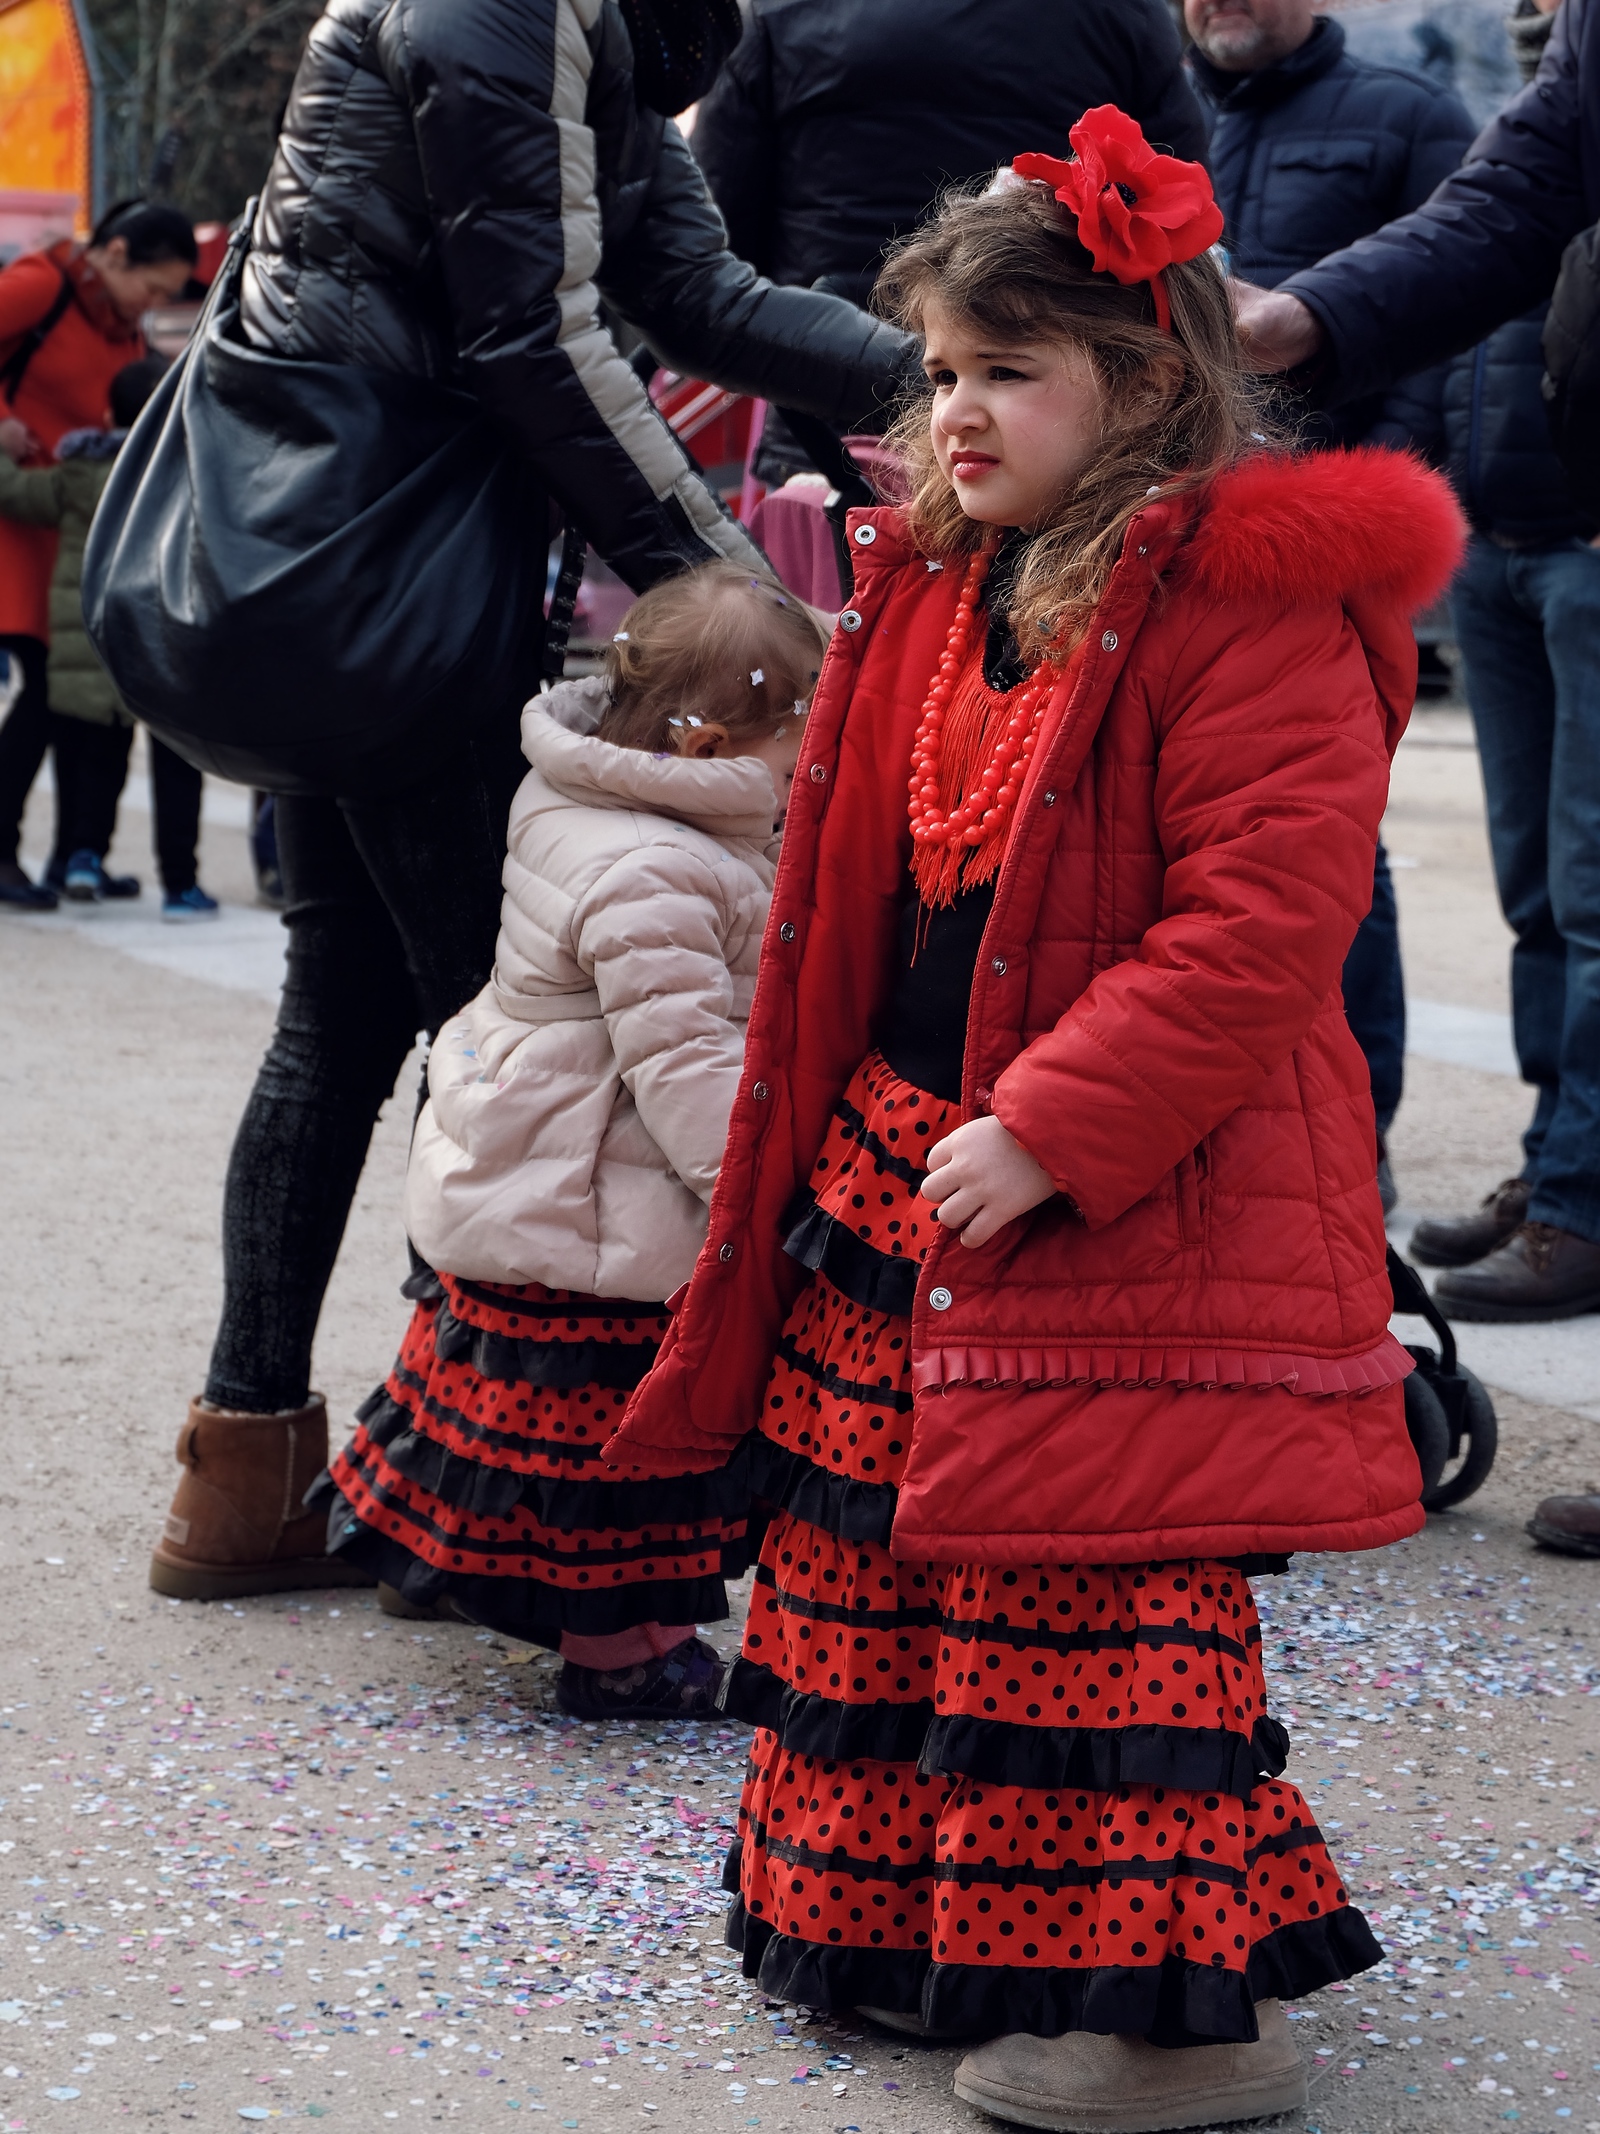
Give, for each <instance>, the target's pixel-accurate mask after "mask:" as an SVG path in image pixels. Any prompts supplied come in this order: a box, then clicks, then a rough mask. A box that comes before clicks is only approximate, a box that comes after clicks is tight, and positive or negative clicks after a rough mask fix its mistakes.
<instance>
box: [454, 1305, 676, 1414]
mask: <svg viewBox="0 0 1600 2134" xmlns="http://www.w3.org/2000/svg"><path fill="white" fill-rule="evenodd" d="M635 1308H636V1310H637V1311H638V1312H639V1314H640V1315H641V1316H644V1315H646V1314H647V1313H648V1315H649V1316H651V1317H654V1316H657V1315H658V1314H659V1311H660V1306H656V1307H654V1308H653V1309H652V1308H651V1307H648V1306H645V1305H639V1306H637V1307H635ZM560 1309H561V1308H560V1306H559V1305H553V1306H552V1307H551V1308H550V1316H551V1317H559V1316H560ZM617 1316H618V1317H619V1318H621V1317H622V1316H623V1314H622V1313H620V1312H619V1313H618V1314H617ZM433 1349H434V1354H435V1355H436V1356H437V1357H438V1358H439V1360H440V1362H441V1363H470V1364H471V1366H472V1368H473V1369H474V1370H475V1371H476V1372H477V1373H478V1376H479V1377H480V1378H493V1379H498V1380H499V1381H501V1382H502V1383H503V1384H506V1385H513V1384H516V1383H517V1382H518V1381H519V1380H520V1381H521V1382H522V1383H523V1384H524V1385H529V1386H546V1387H548V1388H549V1389H550V1391H551V1392H553V1393H570V1392H572V1391H574V1390H575V1389H576V1388H577V1387H579V1386H595V1387H597V1388H600V1387H603V1388H604V1389H605V1391H606V1392H608V1393H631V1392H632V1391H633V1389H634V1387H635V1386H637V1385H639V1384H640V1383H641V1382H642V1381H643V1379H644V1376H645V1373H646V1372H647V1371H648V1370H649V1368H650V1366H651V1365H652V1364H653V1363H654V1362H655V1360H656V1357H657V1355H658V1354H659V1353H660V1350H661V1344H660V1342H659V1341H657V1340H656V1339H655V1338H654V1337H653V1336H650V1335H647V1336H646V1337H645V1338H644V1339H643V1340H640V1341H615V1340H605V1341H596V1340H594V1339H593V1338H592V1337H591V1338H589V1339H587V1340H583V1341H533V1340H529V1339H526V1338H525V1337H523V1336H521V1335H513V1334H496V1333H493V1332H491V1331H490V1329H489V1328H487V1327H483V1326H469V1325H468V1324H467V1322H466V1320H465V1319H458V1318H457V1317H456V1315H455V1313H454V1312H453V1311H452V1310H451V1309H450V1306H449V1304H448V1303H441V1304H440V1306H439V1308H438V1311H437V1312H436V1313H435V1315H434V1321H433Z"/></svg>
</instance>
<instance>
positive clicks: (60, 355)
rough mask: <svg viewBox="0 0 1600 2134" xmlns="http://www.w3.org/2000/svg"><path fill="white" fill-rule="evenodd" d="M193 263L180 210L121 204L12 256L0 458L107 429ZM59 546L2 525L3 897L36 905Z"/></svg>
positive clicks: (35, 461)
mask: <svg viewBox="0 0 1600 2134" xmlns="http://www.w3.org/2000/svg"><path fill="white" fill-rule="evenodd" d="M197 256H198V254H197V251H196V247H195V241H194V231H193V229H192V228H191V227H190V224H189V219H188V217H187V216H186V215H183V214H180V213H179V211H178V210H177V209H176V208H172V207H162V206H158V205H156V204H154V203H152V202H149V201H145V200H124V201H121V202H120V203H119V204H118V205H117V206H116V207H114V208H112V209H110V210H109V211H108V212H107V214H106V215H105V216H104V217H103V218H102V219H101V221H100V223H99V225H98V226H97V228H96V229H95V231H94V233H93V235H92V236H91V237H90V239H89V242H88V244H87V245H81V244H74V243H73V242H72V241H71V239H69V238H63V239H62V240H61V242H60V243H59V244H54V245H52V246H51V247H50V248H49V250H48V251H44V252H27V253H24V254H23V256H22V257H21V258H20V259H15V260H13V261H12V263H11V265H10V266H9V267H7V268H6V269H5V271H4V272H3V273H0V433H3V434H0V450H3V451H4V452H6V453H7V454H8V455H9V456H10V457H11V458H12V459H14V460H17V461H19V462H20V463H21V464H22V465H23V466H24V467H47V466H50V465H51V464H52V463H53V462H54V458H55V449H56V446H57V445H58V444H59V443H60V442H61V440H62V438H63V437H65V436H66V435H67V433H68V432H69V431H71V430H103V429H105V428H106V427H107V426H108V423H109V420H110V415H109V402H110V393H111V381H112V379H113V378H114V377H115V376H116V375H117V373H118V371H120V370H124V369H126V367H127V366H128V364H130V363H132V362H135V361H136V360H137V359H138V358H139V357H140V356H142V355H143V354H144V353H145V345H144V335H143V333H142V332H141V331H140V327H139V321H140V319H141V318H142V317H143V315H144V313H145V312H147V311H148V310H149V309H150V308H151V306H152V305H154V304H160V303H170V302H171V301H172V299H173V298H175V297H177V296H179V295H181V293H182V292H183V290H184V289H185V287H186V286H187V285H188V281H189V277H190V275H191V274H192V273H193V271H194V263H195V260H196V258H197ZM56 544H57V536H56V534H55V532H54V530H53V529H52V528H50V527H45V526H23V525H21V524H19V523H17V522H15V521H12V520H4V519H0V701H5V700H7V699H9V703H8V708H7V710H6V711H5V712H4V714H3V715H0V903H3V904H19V905H22V906H24V907H25V908H32V909H44V910H48V909H49V908H50V907H51V906H52V905H54V903H55V901H56V898H55V892H54V891H53V890H52V889H49V888H47V887H45V886H43V885H41V884H37V883H34V882H32V881H30V880H29V879H28V877H27V875H26V874H25V873H24V872H23V870H22V869H21V867H19V866H18V864H17V840H18V836H19V834H20V831H21V824H22V811H23V808H24V807H25V806H26V805H27V799H28V790H29V788H30V787H31V786H32V784H33V781H34V778H35V776H36V775H37V773H38V769H39V765H40V763H41V762H42V761H43V759H44V752H45V749H46V747H47V746H48V745H49V739H50V701H49V696H48V693H47V689H46V684H45V656H46V653H47V652H48V650H49V644H50V620H49V606H50V576H51V573H52V571H53V570H54V569H55V561H56ZM8 678H9V681H10V683H11V686H10V687H7V681H8ZM107 732H108V734H110V735H112V737H113V738H114V737H115V736H114V729H111V728H108V729H107ZM58 858H59V859H60V860H61V861H62V862H65V860H66V858H67V855H66V854H65V853H64V852H63V853H60V854H58ZM136 886H137V885H135V887H136Z"/></svg>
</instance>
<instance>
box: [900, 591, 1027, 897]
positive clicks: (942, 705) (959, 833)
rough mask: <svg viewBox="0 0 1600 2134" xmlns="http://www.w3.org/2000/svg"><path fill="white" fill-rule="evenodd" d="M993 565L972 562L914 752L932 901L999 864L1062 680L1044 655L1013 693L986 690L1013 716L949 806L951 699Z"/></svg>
mask: <svg viewBox="0 0 1600 2134" xmlns="http://www.w3.org/2000/svg"><path fill="white" fill-rule="evenodd" d="M988 565H989V559H988V557H987V556H986V555H977V556H974V557H973V559H972V561H971V562H970V563H969V564H968V566H967V573H966V577H965V578H964V579H963V581H962V586H961V595H960V598H959V599H958V600H957V602H956V611H955V614H954V616H953V617H952V618H951V622H950V634H949V636H948V637H947V638H946V639H945V647H944V651H943V652H942V653H941V654H940V657H939V665H938V667H937V669H936V670H935V672H934V676H933V680H932V682H931V683H930V684H929V687H928V694H927V696H926V697H925V698H924V699H923V705H922V716H921V718H920V719H919V721H918V723H917V734H916V740H915V742H914V743H913V745H912V750H911V783H910V795H911V839H912V846H913V854H912V872H913V874H914V875H915V876H916V878H917V884H918V887H919V889H920V890H921V892H922V896H923V900H924V901H925V902H926V903H930V904H946V903H949V902H950V901H951V899H952V898H953V896H954V895H955V893H956V890H957V888H958V887H960V886H961V884H962V878H963V873H964V872H965V874H966V875H968V876H969V877H970V878H971V879H973V880H985V879H987V877H988V876H989V875H990V874H992V873H993V871H994V868H995V867H996V866H998V864H999V858H1000V854H1001V852H1003V850H1004V847H1005V839H1006V834H1007V832H1008V830H1009V828H1010V824H1011V817H1012V816H1013V814H1014V813H1015V812H1016V806H1017V800H1018V797H1019V796H1020V794H1021V792H1022V787H1023V781H1024V780H1025V778H1026V777H1027V773H1028V763H1029V760H1030V758H1031V757H1032V755H1033V750H1034V745H1035V743H1036V742H1037V740H1038V737H1039V725H1040V718H1041V715H1042V713H1043V711H1044V706H1045V701H1046V699H1047V698H1048V697H1049V695H1050V692H1051V690H1052V689H1053V688H1054V686H1055V684H1056V682H1057V681H1058V680H1059V679H1060V677H1061V667H1060V664H1059V663H1058V662H1057V661H1055V660H1041V661H1040V663H1039V665H1038V666H1037V667H1036V668H1035V669H1034V671H1033V673H1032V674H1030V675H1029V676H1028V678H1027V679H1026V681H1024V682H1022V683H1020V684H1019V685H1018V687H1017V688H1016V689H1014V690H1012V691H1011V692H1010V693H1009V694H1008V695H1005V696H1003V697H1002V696H1001V695H1000V694H999V692H997V691H989V692H988V695H989V698H990V701H991V703H992V704H993V706H994V709H995V710H998V709H999V708H1000V706H1001V705H1004V707H1005V708H1006V710H1007V712H1008V714H1009V715H1008V717H1007V718H1006V720H1005V723H1004V725H1003V726H1002V728H1001V730H1000V732H999V733H998V734H997V735H996V737H995V741H994V745H993V747H992V748H991V749H990V751H989V754H988V760H987V761H986V762H985V764H984V766H983V768H982V770H981V771H980V772H979V774H978V777H977V780H976V782H975V783H974V784H973V786H972V788H971V790H970V791H969V792H967V793H966V794H965V795H964V796H962V797H960V798H959V799H956V798H955V796H951V801H952V804H951V805H949V806H948V807H947V806H946V803H945V796H944V775H943V773H944V742H945V738H946V737H945V722H946V717H947V714H948V712H949V709H950V699H951V697H952V695H953V694H954V692H955V690H956V687H957V685H958V683H959V682H960V681H961V678H962V676H963V674H964V673H965V671H966V668H967V664H968V656H969V651H970V647H971V642H972V632H973V620H974V617H975V615H976V613H977V606H978V596H979V593H980V592H981V591H982V588H983V581H984V577H985V574H986V572H987V570H988ZM980 846H982V847H986V848H988V849H987V850H986V851H985V852H984V853H983V854H982V855H981V859H980V858H978V856H977V848H978V847H980ZM969 851H970V852H972V853H973V855H974V858H975V862H976V864H975V865H974V866H972V867H967V866H966V865H965V862H966V860H967V856H968V853H969ZM983 862H988V863H989V864H987V865H985V864H983Z"/></svg>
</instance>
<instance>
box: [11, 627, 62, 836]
mask: <svg viewBox="0 0 1600 2134" xmlns="http://www.w3.org/2000/svg"><path fill="white" fill-rule="evenodd" d="M0 652H9V653H10V654H11V655H12V657H13V658H14V659H15V660H17V661H18V662H19V663H20V665H21V667H22V672H23V676H24V680H23V685H22V692H21V694H20V695H19V696H18V697H17V699H16V701H15V703H14V704H13V705H12V707H11V709H10V711H9V712H7V714H6V716H5V719H4V721H3V722H0V861H7V860H9V861H15V859H16V856H17V844H18V840H19V839H20V837H21V835H22V814H23V810H24V809H25V808H26V807H27V805H28V794H29V792H30V791H31V789H32V786H33V781H34V779H35V778H37V777H38V775H39V766H40V764H41V763H43V761H44V752H45V750H46V749H47V748H48V747H49V745H50V692H49V689H48V686H47V684H46V681H45V663H46V661H47V660H48V659H49V657H50V651H49V647H48V646H47V645H44V644H42V643H41V642H40V641H39V639H38V638H37V637H10V636H0Z"/></svg>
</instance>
